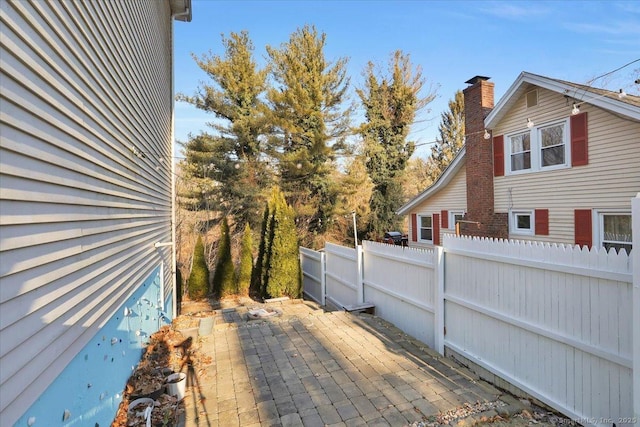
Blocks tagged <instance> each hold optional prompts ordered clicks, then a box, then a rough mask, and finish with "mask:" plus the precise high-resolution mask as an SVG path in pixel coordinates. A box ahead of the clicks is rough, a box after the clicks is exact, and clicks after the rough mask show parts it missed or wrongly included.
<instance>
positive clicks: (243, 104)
mask: <svg viewBox="0 0 640 427" xmlns="http://www.w3.org/2000/svg"><path fill="white" fill-rule="evenodd" d="M222 44H223V46H224V49H225V53H224V56H218V55H213V54H209V55H202V57H200V58H198V57H196V56H194V60H195V61H196V63H197V64H198V66H199V67H200V68H201V69H202V70H204V71H205V72H206V73H207V75H208V76H209V78H210V79H211V81H212V83H211V84H202V85H201V86H200V88H199V91H198V92H197V93H196V94H195V95H194V96H186V95H184V94H180V95H178V99H179V100H182V101H186V102H189V103H191V104H193V105H195V106H196V107H197V108H199V109H202V110H204V111H207V112H211V113H213V114H214V115H215V117H216V119H217V120H216V121H213V122H212V123H211V124H210V126H211V128H212V131H213V132H211V133H206V132H205V133H202V134H200V135H197V136H193V137H191V138H190V141H189V142H188V143H187V144H186V145H185V155H186V161H187V163H189V164H191V165H192V166H191V168H187V172H193V173H195V175H191V176H199V175H200V174H202V175H203V178H205V179H208V180H209V181H211V182H213V183H215V184H214V185H208V186H207V187H206V188H205V187H204V186H201V187H202V188H198V186H197V185H196V186H195V187H196V188H195V190H196V191H194V195H195V196H196V198H197V196H198V190H199V192H200V193H201V194H203V196H202V198H204V197H208V200H207V201H208V203H209V208H211V209H214V210H218V211H220V212H222V213H223V215H224V214H230V215H232V217H233V222H234V223H235V224H237V225H238V226H241V225H243V224H245V223H251V224H253V225H254V226H255V225H257V224H256V222H255V212H256V211H258V210H259V207H260V206H261V205H262V203H263V200H264V197H265V192H266V190H267V189H268V187H269V186H270V185H271V184H270V180H271V176H270V174H269V173H268V171H267V165H266V164H265V162H263V161H262V155H263V153H264V147H262V145H261V140H262V139H263V136H264V135H265V133H266V130H267V127H268V124H267V121H266V116H265V110H266V107H265V105H264V104H263V102H262V101H261V98H262V96H263V94H264V93H265V92H266V88H267V71H266V70H260V69H258V66H257V64H256V62H255V61H254V59H253V50H254V48H253V44H252V42H251V40H250V39H249V35H248V33H247V32H246V31H243V32H241V33H233V32H232V33H231V34H230V36H229V38H226V37H224V36H222ZM203 148H204V149H203ZM192 153H193V155H191V154H192ZM203 191H204V192H203ZM200 204H201V205H202V204H203V203H202V202H201V203H200Z"/></svg>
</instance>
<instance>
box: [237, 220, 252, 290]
mask: <svg viewBox="0 0 640 427" xmlns="http://www.w3.org/2000/svg"><path fill="white" fill-rule="evenodd" d="M252 270H253V237H252V236H251V227H250V226H249V224H247V225H246V226H245V228H244V233H243V234H242V244H241V247H240V265H239V266H238V274H237V277H238V294H240V295H249V285H250V284H251V273H252Z"/></svg>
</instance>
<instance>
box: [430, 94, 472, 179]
mask: <svg viewBox="0 0 640 427" xmlns="http://www.w3.org/2000/svg"><path fill="white" fill-rule="evenodd" d="M438 131H439V133H440V138H438V140H437V142H436V144H435V145H434V146H433V147H431V157H430V158H429V160H428V161H427V174H428V176H429V178H430V179H431V182H435V181H436V180H437V179H438V177H439V176H440V175H441V174H442V172H444V170H445V169H446V168H447V166H449V164H450V163H451V162H452V161H453V159H454V158H455V157H456V155H457V154H458V152H459V151H460V150H461V149H462V147H463V146H464V133H465V128H464V95H463V93H462V91H460V90H458V91H456V93H455V95H454V97H453V99H451V100H449V110H448V111H445V112H444V113H442V114H441V115H440V125H439V126H438Z"/></svg>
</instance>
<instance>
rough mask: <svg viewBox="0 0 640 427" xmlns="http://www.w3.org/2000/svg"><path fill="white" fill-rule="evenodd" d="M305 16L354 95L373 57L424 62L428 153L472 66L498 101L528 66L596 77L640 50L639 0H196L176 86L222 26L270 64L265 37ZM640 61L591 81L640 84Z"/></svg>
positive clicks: (181, 117)
mask: <svg viewBox="0 0 640 427" xmlns="http://www.w3.org/2000/svg"><path fill="white" fill-rule="evenodd" d="M306 24H310V25H315V26H316V27H317V28H318V30H319V31H321V32H324V33H326V36H327V40H326V50H325V55H326V57H327V59H328V60H337V59H339V58H342V57H348V58H349V63H348V65H347V69H348V74H349V76H350V78H351V89H350V95H351V98H352V99H353V100H354V101H357V96H356V94H355V89H356V88H359V87H362V86H363V84H364V77H363V72H364V70H365V68H366V64H367V62H368V61H372V62H374V63H377V64H380V65H381V66H383V67H384V66H385V65H386V64H387V61H388V59H389V55H390V54H391V53H392V52H393V51H395V50H397V49H401V50H403V52H405V53H407V54H409V55H411V61H412V63H414V64H416V65H420V66H421V67H422V72H423V76H424V77H425V78H426V82H427V85H431V86H432V87H433V88H434V89H437V94H438V97H437V98H436V100H435V101H434V102H433V103H431V104H430V105H429V108H430V111H423V112H422V113H421V114H420V116H419V117H418V118H417V123H416V124H415V125H414V126H413V127H412V130H411V134H410V138H412V139H414V140H415V141H416V142H417V143H418V144H423V145H419V146H418V149H417V150H416V155H420V156H423V157H425V156H427V155H428V154H429V152H430V145H429V144H428V143H429V142H430V141H433V140H435V139H436V137H437V136H438V125H439V123H440V114H441V113H442V112H443V111H445V110H446V109H447V103H448V101H449V100H450V99H451V98H452V97H453V96H454V94H455V91H456V90H458V89H463V88H464V87H465V86H466V85H465V84H464V82H465V81H466V80H468V79H470V78H471V77H473V76H475V75H485V76H490V77H491V78H492V81H493V82H495V84H496V102H497V101H498V99H499V98H500V96H502V94H503V93H505V91H506V90H507V89H508V87H509V86H510V85H511V83H513V81H514V80H515V79H516V78H517V76H518V74H519V73H520V72H522V71H529V72H532V73H537V74H541V75H545V76H548V77H553V78H559V79H564V80H569V81H573V82H577V83H589V82H590V80H592V79H594V78H595V77H598V76H600V75H602V74H605V73H608V72H610V71H612V70H615V69H616V68H619V67H621V66H623V65H625V64H627V63H629V62H632V61H635V60H637V59H639V57H640V54H639V52H640V4H638V3H637V2H632V1H618V2H598V1H564V2H561V1H550V2H545V1H536V2H525V1H517V2H506V1H492V2H482V1H446V2H445V1H417V0H416V1H364V0H361V1H211V0H193V20H192V22H190V23H182V22H177V23H176V24H175V32H174V34H175V41H174V49H175V58H174V61H175V90H176V92H182V93H184V94H187V95H189V94H193V93H194V92H195V91H196V89H197V87H198V84H199V83H200V82H201V81H203V80H206V75H205V74H204V72H203V71H202V70H201V69H200V68H198V66H197V64H196V63H195V61H194V60H193V58H192V57H191V54H192V53H194V54H196V55H197V56H201V55H202V54H206V53H208V52H209V51H211V52H212V53H213V54H221V53H222V52H223V51H224V46H223V44H222V42H221V34H225V35H228V34H229V33H230V32H232V31H234V32H240V31H242V30H247V31H248V32H249V37H250V38H251V40H252V41H253V43H254V45H255V55H256V60H257V62H259V63H261V64H264V63H266V57H267V52H266V46H267V45H271V46H274V47H277V46H279V45H280V44H281V43H284V42H286V41H287V40H288V39H289V36H290V34H291V33H293V32H294V31H295V30H296V29H298V28H301V27H303V26H304V25H306ZM639 70H640V62H636V63H634V64H632V65H630V66H628V67H625V68H623V69H621V70H619V71H616V72H614V73H612V74H609V75H608V76H605V77H603V78H600V79H597V80H596V81H594V82H593V85H594V86H597V87H606V88H609V89H612V90H617V89H619V88H624V89H625V90H626V91H627V92H629V93H638V90H639V87H638V85H634V83H633V81H634V80H635V79H636V78H638V77H640V76H639V74H640V72H639ZM427 89H428V88H427ZM361 114H362V112H361ZM175 115H176V139H177V140H179V141H186V140H187V138H188V134H189V132H191V133H193V134H197V133H199V132H200V131H202V130H205V129H206V122H208V121H211V120H212V117H211V116H210V115H207V114H206V113H204V112H202V111H199V110H197V109H196V108H195V107H193V106H191V105H189V104H187V103H184V102H179V103H176V112H175ZM356 121H357V120H356ZM176 155H179V153H176Z"/></svg>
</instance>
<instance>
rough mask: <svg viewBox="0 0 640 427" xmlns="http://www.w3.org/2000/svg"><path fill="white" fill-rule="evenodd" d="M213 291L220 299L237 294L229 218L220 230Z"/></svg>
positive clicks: (224, 221) (224, 219) (223, 220)
mask: <svg viewBox="0 0 640 427" xmlns="http://www.w3.org/2000/svg"><path fill="white" fill-rule="evenodd" d="M213 291H214V293H216V294H217V295H218V296H219V297H220V298H222V297H225V296H228V295H233V294H236V293H237V286H236V277H235V269H234V267H233V260H232V259H231V238H230V236H229V223H228V222H227V218H226V217H224V218H223V219H222V225H221V228H220V243H219V245H218V260H217V262H216V270H215V272H214V273H213Z"/></svg>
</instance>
